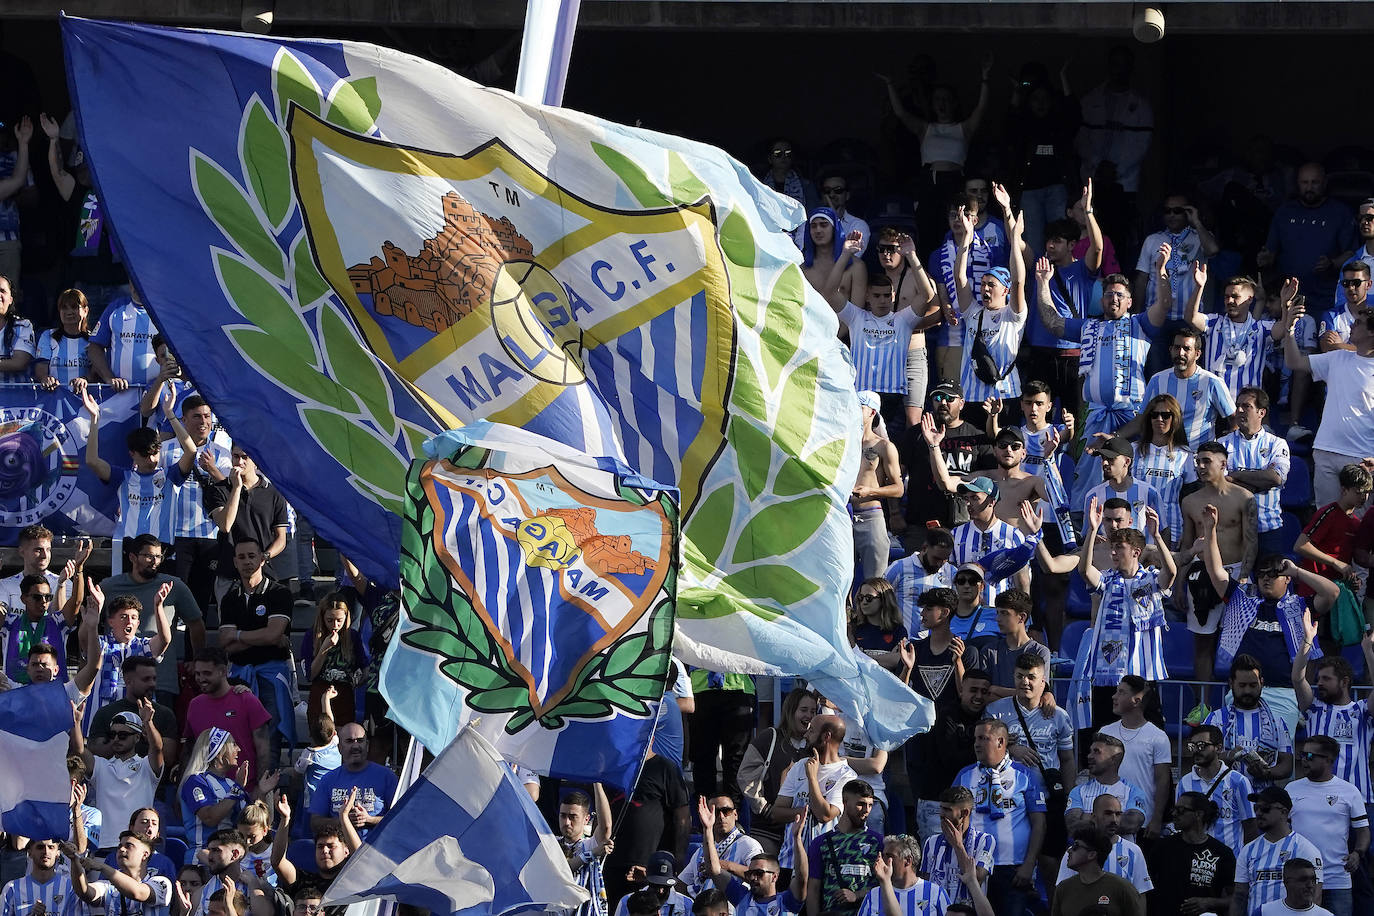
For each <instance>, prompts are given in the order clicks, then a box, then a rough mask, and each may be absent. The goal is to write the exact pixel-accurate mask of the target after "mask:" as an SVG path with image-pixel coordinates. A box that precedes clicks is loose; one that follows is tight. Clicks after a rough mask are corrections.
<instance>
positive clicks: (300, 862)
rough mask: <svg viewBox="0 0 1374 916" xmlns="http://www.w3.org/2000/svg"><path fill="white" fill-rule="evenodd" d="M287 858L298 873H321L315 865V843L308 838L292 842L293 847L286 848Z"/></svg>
mask: <svg viewBox="0 0 1374 916" xmlns="http://www.w3.org/2000/svg"><path fill="white" fill-rule="evenodd" d="M286 858H287V859H288V860H290V862H291V864H292V865H294V866H296V869H297V870H298V871H308V872H315V871H319V866H318V865H316V864H315V841H314V840H313V839H310V838H308V837H307V838H306V839H303V840H292V841H291V845H290V846H287V847H286Z"/></svg>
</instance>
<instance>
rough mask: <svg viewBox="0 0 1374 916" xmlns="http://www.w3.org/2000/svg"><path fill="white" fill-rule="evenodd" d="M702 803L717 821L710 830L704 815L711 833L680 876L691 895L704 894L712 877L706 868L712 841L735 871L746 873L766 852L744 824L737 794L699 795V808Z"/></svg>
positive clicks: (728, 868) (704, 839)
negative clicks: (740, 814)
mask: <svg viewBox="0 0 1374 916" xmlns="http://www.w3.org/2000/svg"><path fill="white" fill-rule="evenodd" d="M702 806H705V808H706V810H707V811H708V812H709V813H710V817H709V819H710V820H711V821H712V822H713V823H712V825H711V829H710V831H706V821H707V818H702V819H701V820H702V830H703V833H704V834H705V833H709V837H708V836H706V835H703V836H702V844H701V847H700V848H698V849H697V852H696V855H694V856H692V861H690V862H688V863H687V867H686V868H684V869H683V870H682V871H680V872H678V876H677V880H678V884H679V886H680V887H682V888H683V889H685V892H686V894H687V896H688V897H695V896H696V895H697V894H700V893H701V892H702V890H703V889H704V888H705V887H706V886H707V881H708V880H710V875H708V874H707V872H706V847H707V846H708V845H710V846H714V847H715V850H716V857H717V858H718V859H719V860H720V862H721V866H722V867H723V868H725V869H726V870H727V871H728V872H729V873H730V874H732V875H742V874H744V873H745V871H746V869H747V866H748V865H749V863H750V862H752V861H753V859H754V857H755V856H761V855H763V847H762V846H761V845H759V841H758V840H756V839H754V838H753V837H751V836H750V835H749V834H747V833H745V832H744V830H743V828H741V827H740V825H739V806H738V805H736V804H735V800H734V799H733V798H731V797H730V796H729V795H717V796H715V797H714V798H710V799H707V798H698V799H697V810H698V811H699V812H700V811H701V809H702ZM708 840H709V842H708ZM726 863H728V865H727V864H726Z"/></svg>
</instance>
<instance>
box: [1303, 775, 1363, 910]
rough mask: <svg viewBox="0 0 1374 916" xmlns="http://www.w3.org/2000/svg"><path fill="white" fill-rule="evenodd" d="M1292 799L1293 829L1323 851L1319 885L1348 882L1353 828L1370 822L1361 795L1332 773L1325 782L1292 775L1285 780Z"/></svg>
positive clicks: (1339, 885)
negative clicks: (1348, 857)
mask: <svg viewBox="0 0 1374 916" xmlns="http://www.w3.org/2000/svg"><path fill="white" fill-rule="evenodd" d="M1288 795H1289V797H1291V798H1292V799H1293V813H1292V822H1293V829H1294V830H1296V831H1297V832H1298V833H1300V834H1302V835H1303V836H1304V837H1306V838H1307V839H1308V840H1310V841H1311V843H1312V845H1313V846H1315V847H1317V848H1318V849H1320V850H1321V854H1322V874H1321V880H1322V887H1330V888H1345V887H1350V886H1351V881H1350V872H1348V871H1346V870H1345V857H1346V854H1347V853H1348V852H1350V845H1349V842H1348V838H1349V836H1350V834H1351V832H1352V831H1354V830H1357V829H1359V828H1360V827H1368V826H1369V816H1368V814H1367V813H1366V811H1365V806H1364V798H1363V797H1362V796H1361V795H1360V790H1359V789H1357V788H1355V786H1354V785H1352V784H1351V783H1349V782H1347V781H1346V780H1344V779H1341V778H1340V777H1338V776H1333V777H1331V778H1330V779H1328V780H1327V781H1326V782H1313V781H1312V780H1310V779H1295V780H1293V781H1292V782H1290V783H1289V784H1288Z"/></svg>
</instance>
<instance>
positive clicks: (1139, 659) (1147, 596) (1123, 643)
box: [1092, 566, 1169, 687]
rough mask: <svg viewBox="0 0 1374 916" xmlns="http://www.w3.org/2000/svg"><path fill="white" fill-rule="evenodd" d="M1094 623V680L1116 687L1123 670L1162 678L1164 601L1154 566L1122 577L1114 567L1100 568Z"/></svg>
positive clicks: (1164, 675) (1099, 684)
mask: <svg viewBox="0 0 1374 916" xmlns="http://www.w3.org/2000/svg"><path fill="white" fill-rule="evenodd" d="M1097 591H1098V594H1099V595H1100V596H1101V598H1100V599H1099V601H1098V605H1097V626H1096V627H1094V631H1093V638H1094V642H1093V653H1094V656H1093V672H1092V679H1093V685H1094V686H1097V687H1115V686H1116V685H1117V684H1118V683H1120V682H1121V677H1122V675H1126V674H1135V675H1139V676H1140V677H1143V678H1145V680H1147V681H1163V680H1166V679H1168V677H1169V673H1168V671H1167V669H1165V667H1164V635H1163V630H1164V601H1163V599H1162V597H1161V596H1160V593H1159V570H1157V569H1155V568H1154V567H1153V566H1142V567H1140V568H1139V569H1137V570H1136V573H1135V575H1134V576H1131V577H1130V578H1126V577H1125V576H1123V575H1122V574H1121V572H1120V571H1119V570H1115V569H1109V570H1105V571H1104V572H1103V573H1102V581H1101V583H1100V584H1099V586H1098V589H1097Z"/></svg>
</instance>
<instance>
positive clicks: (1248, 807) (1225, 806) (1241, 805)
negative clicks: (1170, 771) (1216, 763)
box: [1174, 764, 1255, 849]
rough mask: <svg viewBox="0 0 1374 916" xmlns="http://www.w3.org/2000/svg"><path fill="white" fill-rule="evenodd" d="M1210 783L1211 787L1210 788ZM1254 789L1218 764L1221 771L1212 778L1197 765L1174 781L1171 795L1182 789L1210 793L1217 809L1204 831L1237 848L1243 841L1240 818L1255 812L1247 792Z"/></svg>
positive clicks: (1243, 777) (1243, 819) (1232, 770)
mask: <svg viewBox="0 0 1374 916" xmlns="http://www.w3.org/2000/svg"><path fill="white" fill-rule="evenodd" d="M1214 783H1215V784H1216V788H1215V789H1213V788H1212V785H1213V784H1214ZM1254 791H1255V790H1254V787H1252V786H1251V785H1250V780H1249V779H1246V778H1245V775H1244V774H1243V773H1241V772H1240V771H1238V770H1236V769H1234V768H1232V767H1228V766H1226V765H1225V764H1222V767H1221V772H1219V773H1218V774H1217V776H1216V778H1215V779H1208V778H1207V777H1205V776H1203V775H1202V774H1201V773H1199V772H1198V771H1197V767H1193V768H1192V769H1190V770H1189V771H1188V772H1187V773H1184V774H1183V776H1182V778H1180V779H1179V781H1178V792H1176V793H1175V795H1174V797H1175V798H1177V797H1178V796H1179V795H1182V794H1183V793H1184V792H1201V793H1202V794H1203V795H1208V794H1209V793H1210V797H1211V799H1212V801H1214V802H1216V803H1217V808H1218V809H1220V810H1219V813H1218V814H1217V819H1216V822H1215V823H1213V824H1212V826H1211V827H1209V828H1207V832H1208V833H1209V834H1211V835H1212V836H1214V837H1216V838H1217V839H1218V840H1220V841H1221V842H1223V843H1225V844H1226V845H1227V846H1229V847H1231V848H1232V849H1240V848H1241V847H1242V846H1244V845H1245V829H1244V827H1243V825H1242V823H1241V822H1242V821H1247V820H1249V819H1250V818H1252V817H1254V816H1255V806H1254V805H1253V804H1251V802H1250V793H1252V792H1254Z"/></svg>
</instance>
